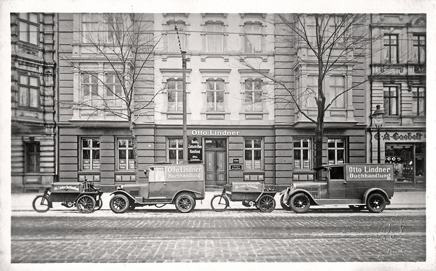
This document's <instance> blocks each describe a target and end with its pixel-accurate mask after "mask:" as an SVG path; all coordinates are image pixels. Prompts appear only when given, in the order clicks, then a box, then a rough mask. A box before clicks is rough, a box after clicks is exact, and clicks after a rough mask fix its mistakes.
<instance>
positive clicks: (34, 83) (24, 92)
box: [18, 74, 39, 108]
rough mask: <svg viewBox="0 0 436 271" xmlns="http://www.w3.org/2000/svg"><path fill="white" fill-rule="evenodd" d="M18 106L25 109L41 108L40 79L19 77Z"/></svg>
mask: <svg viewBox="0 0 436 271" xmlns="http://www.w3.org/2000/svg"><path fill="white" fill-rule="evenodd" d="M19 77H20V78H19V82H18V87H19V92H18V95H19V100H18V105H19V106H23V107H32V108H38V107H39V79H38V77H36V76H29V75H24V74H20V75H19Z"/></svg>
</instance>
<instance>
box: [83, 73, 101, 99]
mask: <svg viewBox="0 0 436 271" xmlns="http://www.w3.org/2000/svg"><path fill="white" fill-rule="evenodd" d="M81 90H82V101H83V102H85V103H89V104H94V103H96V102H97V100H98V97H99V95H98V74H97V73H82V74H81Z"/></svg>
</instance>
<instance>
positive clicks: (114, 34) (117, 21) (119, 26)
mask: <svg viewBox="0 0 436 271" xmlns="http://www.w3.org/2000/svg"><path fill="white" fill-rule="evenodd" d="M105 16H106V31H107V32H106V33H107V37H106V41H107V42H109V43H115V44H120V43H122V42H123V41H122V36H123V35H124V34H123V32H125V31H127V30H131V29H130V27H129V26H126V27H124V24H123V20H124V17H123V15H121V14H106V15H105ZM89 24H92V23H89ZM95 27H96V26H95V25H91V28H95Z"/></svg>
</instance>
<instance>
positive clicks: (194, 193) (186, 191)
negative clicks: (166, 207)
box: [171, 190, 205, 202]
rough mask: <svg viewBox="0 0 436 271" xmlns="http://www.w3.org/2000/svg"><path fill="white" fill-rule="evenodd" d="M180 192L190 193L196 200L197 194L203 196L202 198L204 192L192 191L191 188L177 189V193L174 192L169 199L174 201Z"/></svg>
mask: <svg viewBox="0 0 436 271" xmlns="http://www.w3.org/2000/svg"><path fill="white" fill-rule="evenodd" d="M180 193H191V194H193V195H194V200H197V196H200V197H203V199H204V196H205V195H204V194H202V193H201V192H198V191H193V190H179V191H177V193H174V196H173V198H172V199H171V202H174V201H175V200H176V197H177V195H179V194H180Z"/></svg>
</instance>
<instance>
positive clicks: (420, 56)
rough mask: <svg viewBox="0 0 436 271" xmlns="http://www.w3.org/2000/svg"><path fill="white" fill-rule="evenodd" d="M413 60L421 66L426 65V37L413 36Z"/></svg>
mask: <svg viewBox="0 0 436 271" xmlns="http://www.w3.org/2000/svg"><path fill="white" fill-rule="evenodd" d="M413 60H414V61H415V62H417V63H419V64H424V63H425V36H424V35H414V36H413Z"/></svg>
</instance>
